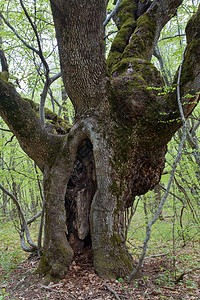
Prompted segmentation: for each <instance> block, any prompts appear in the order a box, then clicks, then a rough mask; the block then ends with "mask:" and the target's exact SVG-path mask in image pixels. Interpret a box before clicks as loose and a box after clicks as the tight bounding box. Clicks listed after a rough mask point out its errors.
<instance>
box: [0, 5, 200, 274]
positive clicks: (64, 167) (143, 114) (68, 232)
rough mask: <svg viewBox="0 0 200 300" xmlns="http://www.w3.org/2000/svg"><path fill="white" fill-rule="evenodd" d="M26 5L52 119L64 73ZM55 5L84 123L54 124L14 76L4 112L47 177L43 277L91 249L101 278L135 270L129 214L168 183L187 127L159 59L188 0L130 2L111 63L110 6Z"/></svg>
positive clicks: (3, 85) (188, 108) (194, 29)
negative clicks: (169, 152)
mask: <svg viewBox="0 0 200 300" xmlns="http://www.w3.org/2000/svg"><path fill="white" fill-rule="evenodd" d="M20 2H21V5H22V8H23V11H24V14H25V16H26V17H27V18H28V20H29V23H30V25H29V26H31V27H32V29H33V31H34V34H35V40H34V41H35V45H34V47H33V46H31V47H32V48H31V47H30V45H29V50H31V51H33V52H34V53H36V54H37V55H38V56H39V58H40V60H41V62H42V64H43V66H44V78H45V79H44V80H45V82H44V87H45V88H44V89H43V94H42V96H41V105H40V112H41V114H40V115H41V117H42V118H43V117H44V114H43V104H44V100H45V97H46V95H45V93H46V94H47V92H48V90H49V88H50V84H51V83H52V82H53V81H54V79H55V77H53V76H54V75H55V74H50V73H51V72H50V69H49V67H48V64H47V60H46V58H45V55H44V49H43V50H42V45H41V43H40V41H39V34H38V30H37V26H36V25H35V24H34V22H33V20H31V18H30V16H28V13H27V10H26V8H25V6H24V4H23V2H22V1H20ZM50 2H51V7H52V13H53V18H54V24H55V29H56V37H57V41H58V49H59V55H60V63H61V70H62V78H63V82H64V85H65V89H66V92H67V95H69V97H70V99H71V101H72V103H73V106H74V108H75V113H76V120H75V123H74V125H73V127H72V128H71V129H70V130H69V129H68V130H66V127H65V130H64V131H60V130H58V127H59V126H58V124H57V125H55V127H53V128H52V127H49V126H46V127H45V126H44V124H43V123H44V122H41V121H40V120H39V118H38V116H37V115H36V113H35V110H36V108H35V105H34V104H33V102H31V101H29V100H28V99H24V98H22V97H21V96H20V95H19V94H18V93H17V92H16V90H15V89H14V87H13V86H12V85H11V84H10V83H8V82H7V80H6V78H5V76H3V75H4V74H2V76H1V80H0V113H1V116H2V118H3V119H4V121H5V122H6V123H7V125H8V126H9V128H10V130H11V131H12V132H13V133H14V134H15V136H16V137H17V139H18V141H19V143H20V145H21V147H22V148H23V150H24V151H25V152H26V153H27V154H28V155H29V156H30V157H31V158H32V159H33V160H34V161H35V163H36V164H37V166H38V167H39V168H40V170H41V171H42V172H43V174H44V195H45V200H46V206H45V210H46V228H45V243H44V254H43V257H42V260H41V263H40V269H41V272H42V273H45V274H47V275H49V276H50V277H62V276H63V275H64V274H65V272H66V270H67V268H68V266H69V264H70V262H71V260H72V258H73V255H74V253H79V252H80V251H84V248H85V247H86V246H89V245H91V246H92V250H93V262H94V266H95V269H96V271H97V272H98V274H100V275H102V276H107V277H120V276H123V275H125V274H127V273H129V272H130V271H131V270H132V268H133V262H132V258H131V256H130V255H129V253H128V252H127V249H126V246H125V240H124V226H125V220H124V211H125V210H126V209H127V208H128V207H131V206H132V205H133V203H134V199H135V196H137V195H142V194H144V193H146V192H147V191H148V190H149V189H152V188H153V187H154V186H155V185H156V184H157V183H158V182H159V180H160V176H161V173H162V170H163V168H164V162H165V153H166V145H167V143H168V141H169V140H170V139H171V137H172V136H173V135H174V133H175V132H176V131H177V130H178V128H179V127H180V126H181V122H180V115H179V108H178V104H177V101H176V93H175V92H174V90H173V89H172V90H170V91H169V92H168V93H162V89H163V88H164V81H163V79H162V77H161V75H160V72H159V71H158V70H157V69H156V68H155V67H154V65H153V64H152V63H151V62H150V61H151V58H152V55H153V53H154V51H155V47H156V45H157V42H158V39H159V36H160V32H161V30H162V28H163V27H164V26H165V24H166V23H167V22H168V21H169V20H170V18H172V16H173V15H174V14H175V13H176V10H177V8H178V7H179V6H180V4H181V3H182V1H177V0H176V1H173V0H166V1H162V3H160V2H159V1H156V0H155V1H153V2H151V1H145V2H144V1H128V0H123V1H122V2H121V4H120V6H119V7H118V9H117V11H116V13H115V15H114V17H113V19H114V22H115V23H116V26H117V28H118V33H117V35H116V36H115V38H114V40H113V43H112V46H111V49H110V53H109V55H108V59H107V67H106V66H105V58H104V57H105V55H104V54H105V53H104V51H105V47H104V42H103V40H104V26H103V22H104V19H105V13H106V6H107V4H108V3H107V1H103V0H101V1H100V0H99V1H96V2H95V3H93V2H92V1H78V0H77V1H73V2H69V1H66V2H65V1H57V0H52V1H50ZM34 3H35V2H34ZM83 12H84V13H83ZM199 15H200V9H199V10H198V11H197V14H196V15H195V16H194V17H193V18H191V20H190V22H189V23H188V26H187V30H186V34H187V43H188V46H187V50H186V53H185V59H184V62H183V66H182V74H181V83H180V90H181V95H182V102H183V103H184V106H183V108H184V113H185V116H186V117H187V116H188V115H189V114H190V113H191V112H192V110H193V108H194V107H195V105H196V103H197V102H198V99H199V95H198V92H199V83H198V82H199V65H198V63H197V62H198V61H199V57H198V56H199V51H198V47H199V28H198V26H199V22H198V20H199ZM1 17H2V18H3V14H1ZM4 19H5V17H4ZM5 20H6V19H5ZM7 23H8V22H7ZM10 28H11V27H10ZM21 41H22V43H24V39H22V38H21ZM26 46H27V45H26ZM36 47H37V48H36ZM3 71H4V70H3ZM56 78H58V75H56ZM176 82H177V79H176V78H175V80H174V84H176ZM188 93H189V94H190V95H191V96H190V97H189V98H187V97H185V96H186V95H187V94H188ZM43 121H44V118H43ZM54 121H57V117H56V118H55V120H54ZM54 123H55V122H54ZM58 123H59V122H58ZM59 125H60V124H59ZM54 129H56V132H57V134H55V130H54ZM67 131H69V132H67ZM61 133H62V134H61ZM64 133H65V134H64Z"/></svg>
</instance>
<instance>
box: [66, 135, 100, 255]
mask: <svg viewBox="0 0 200 300" xmlns="http://www.w3.org/2000/svg"><path fill="white" fill-rule="evenodd" d="M95 190H96V174H95V163H94V155H93V146H92V143H91V141H90V140H89V139H85V140H83V141H82V142H81V143H80V145H79V147H78V149H77V155H76V160H75V163H74V167H73V171H72V172H71V177H70V179H69V182H68V185H67V191H66V195H65V208H66V224H67V230H68V234H67V239H68V241H69V244H70V246H71V247H72V249H73V250H74V253H75V255H76V254H80V253H83V252H84V251H86V249H88V247H91V236H90V224H89V215H90V206H91V202H92V199H93V196H94V194H95ZM86 252H87V251H86Z"/></svg>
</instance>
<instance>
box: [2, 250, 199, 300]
mask: <svg viewBox="0 0 200 300" xmlns="http://www.w3.org/2000/svg"><path fill="white" fill-rule="evenodd" d="M37 266H38V259H37V258H35V257H31V258H29V259H26V260H24V261H22V262H21V263H20V264H19V265H17V266H16V267H15V268H13V269H12V270H10V271H9V273H7V274H6V272H5V271H4V270H3V268H2V269H0V300H1V299H5V300H6V299H12V300H19V299H30V300H35V299H44V300H45V299H61V300H62V299H63V300H64V299H69V300H71V299H80V300H81V299H96V300H103V299H106V300H111V299H118V300H119V299H121V300H125V299H129V300H131V299H134V300H135V299H138V300H141V299H182V300H184V299H189V300H191V299H200V270H199V268H198V269H193V270H191V269H189V271H188V272H185V273H187V274H183V273H182V274H181V273H179V274H177V276H176V278H177V280H178V282H177V283H176V282H175V280H173V279H172V277H171V275H170V274H171V273H172V272H173V270H172V267H171V263H170V264H169V258H167V257H166V256H163V257H152V258H149V259H147V260H145V264H144V266H143V269H142V272H141V276H140V278H137V279H136V280H134V281H133V282H132V283H131V284H128V283H127V281H126V280H125V279H123V278H119V279H118V280H107V279H102V278H100V277H98V276H97V275H96V274H95V272H94V269H93V267H92V263H91V261H89V260H88V258H87V257H86V256H84V255H81V256H79V257H78V259H76V261H73V263H72V265H71V267H70V270H69V271H68V273H67V274H66V277H65V278H64V279H63V280H61V281H59V282H58V283H53V282H52V283H50V284H49V285H48V286H44V285H42V278H41V276H39V275H38V274H37V273H36V272H35V271H36V269H37ZM169 275H170V277H169ZM180 275H182V277H181V278H179V277H180ZM170 278H171V279H170ZM179 279H180V280H179Z"/></svg>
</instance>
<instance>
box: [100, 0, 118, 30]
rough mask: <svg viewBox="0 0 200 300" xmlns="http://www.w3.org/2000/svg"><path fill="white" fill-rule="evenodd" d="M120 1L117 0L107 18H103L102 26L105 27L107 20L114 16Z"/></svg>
mask: <svg viewBox="0 0 200 300" xmlns="http://www.w3.org/2000/svg"><path fill="white" fill-rule="evenodd" d="M121 2H122V0H118V1H117V3H116V5H115V7H114V9H113V10H112V12H111V13H110V14H109V15H108V16H107V18H106V19H105V21H104V22H103V26H104V27H106V25H107V24H108V22H109V21H110V19H111V18H112V17H113V16H114V14H115V13H116V11H117V9H118V7H119V5H120V3H121Z"/></svg>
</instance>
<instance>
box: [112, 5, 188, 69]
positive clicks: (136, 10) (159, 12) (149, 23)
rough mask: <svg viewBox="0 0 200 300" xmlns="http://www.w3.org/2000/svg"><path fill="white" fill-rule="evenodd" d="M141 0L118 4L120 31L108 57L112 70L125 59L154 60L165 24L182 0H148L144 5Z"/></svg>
mask: <svg viewBox="0 0 200 300" xmlns="http://www.w3.org/2000/svg"><path fill="white" fill-rule="evenodd" d="M141 2H142V1H139V2H138V1H131V0H123V1H122V3H121V5H120V6H119V12H118V14H117V17H116V23H117V25H118V27H119V32H118V34H117V36H116V38H115V39H114V41H113V44H112V47H111V52H110V55H109V57H108V68H109V71H110V73H111V74H113V72H114V70H116V68H117V65H116V64H117V63H118V62H120V61H121V60H123V59H127V58H140V59H145V60H151V57H152V55H153V51H154V48H155V46H156V44H157V41H158V38H159V35H160V32H161V30H162V28H163V27H164V25H165V24H166V23H167V22H168V21H169V20H170V19H171V18H172V17H173V16H174V14H175V13H176V10H177V8H178V7H179V6H180V4H181V3H182V0H165V1H159V0H157V1H153V2H152V3H151V5H150V2H148V1H147V2H148V3H147V4H146V6H143V9H141V8H140V7H139V4H141ZM149 5H150V7H149Z"/></svg>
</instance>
